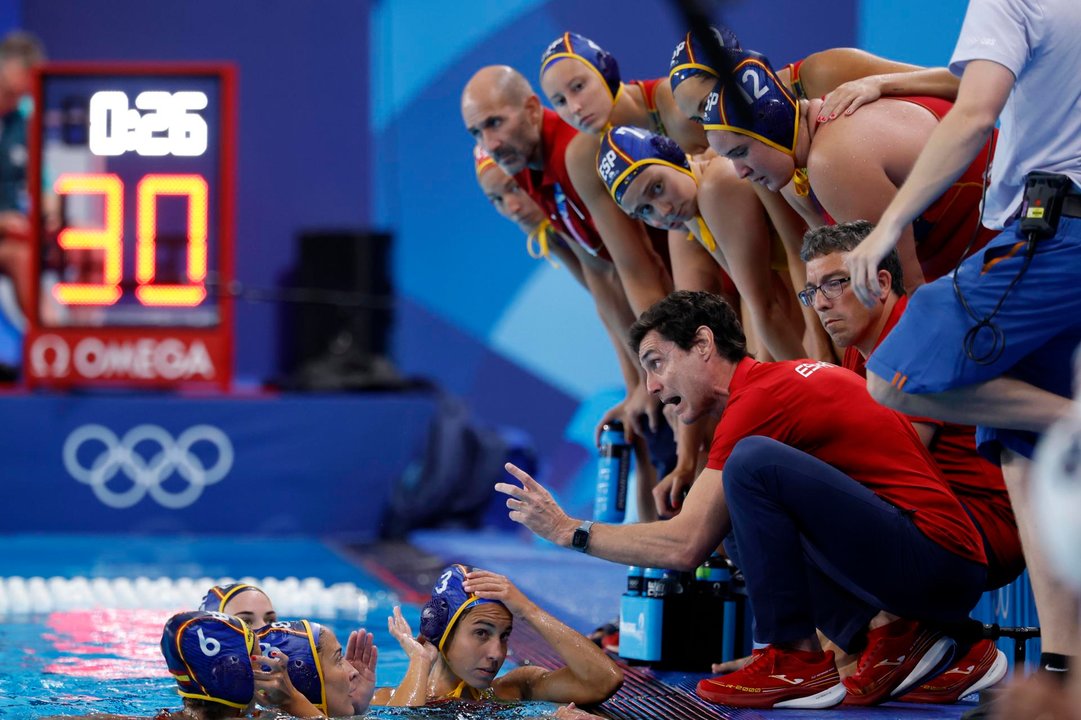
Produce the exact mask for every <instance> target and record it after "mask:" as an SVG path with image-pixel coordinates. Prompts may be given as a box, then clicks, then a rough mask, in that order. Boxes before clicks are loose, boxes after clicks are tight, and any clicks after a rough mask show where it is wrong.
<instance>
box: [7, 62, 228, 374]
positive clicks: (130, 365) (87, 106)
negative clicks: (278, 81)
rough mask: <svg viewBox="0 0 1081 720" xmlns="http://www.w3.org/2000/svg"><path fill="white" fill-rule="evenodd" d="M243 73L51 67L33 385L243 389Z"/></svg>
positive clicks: (41, 147)
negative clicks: (238, 243)
mask: <svg viewBox="0 0 1081 720" xmlns="http://www.w3.org/2000/svg"><path fill="white" fill-rule="evenodd" d="M234 85H235V83H234V78H233V72H232V69H231V68H229V67H228V66H175V65H162V66H152V67H148V66H146V65H144V64H140V65H138V66H130V65H112V64H110V65H86V66H83V65H67V64H65V65H46V66H45V67H44V68H43V69H42V70H41V71H40V73H39V75H38V85H37V96H36V100H37V103H36V107H37V108H38V111H37V112H36V113H35V117H34V121H33V123H32V125H31V143H30V144H31V158H30V178H31V179H30V189H31V202H32V207H33V210H32V212H33V220H34V223H35V227H34V235H35V238H36V240H37V249H38V251H37V253H36V259H37V265H38V266H37V272H36V280H37V283H38V292H37V297H38V301H39V302H38V305H39V307H37V308H35V310H36V312H35V313H33V317H32V318H31V328H30V330H29V331H28V333H27V338H26V343H25V348H26V349H25V353H26V363H25V365H24V366H25V368H26V370H27V372H26V375H27V380H28V383H29V384H30V385H31V386H52V387H69V386H75V385H97V384H106V385H117V384H120V385H135V386H138V385H153V386H179V385H187V384H193V385H205V384H211V385H217V386H219V387H223V388H225V387H228V385H229V382H230V380H231V376H232V369H231V365H232V331H233V328H232V303H231V301H230V298H229V297H227V296H226V295H224V294H223V293H221V292H219V289H220V288H227V287H229V284H230V282H231V280H232V222H233V218H232V211H233V168H234V159H233V142H234V127H233V124H234V106H233V103H234V95H235V88H234Z"/></svg>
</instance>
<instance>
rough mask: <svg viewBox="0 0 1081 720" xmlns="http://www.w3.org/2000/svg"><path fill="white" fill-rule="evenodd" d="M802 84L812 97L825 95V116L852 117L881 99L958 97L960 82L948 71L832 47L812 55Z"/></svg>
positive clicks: (803, 67) (802, 71)
mask: <svg viewBox="0 0 1081 720" xmlns="http://www.w3.org/2000/svg"><path fill="white" fill-rule="evenodd" d="M800 82H801V83H802V84H803V88H804V91H805V92H806V94H807V97H809V98H816V97H822V96H823V95H826V96H827V97H826V104H825V105H824V106H823V109H822V116H823V117H824V118H825V119H826V120H829V119H832V118H833V117H836V116H837V115H840V114H842V113H843V114H846V115H851V114H852V113H853V112H855V111H856V109H857V108H859V107H860V106H861V105H865V104H867V103H869V102H873V101H875V100H877V99H878V98H880V97H889V96H898V95H930V96H932V97H940V98H944V99H946V100H953V99H954V98H956V97H957V88H958V84H959V81H958V79H957V77H956V76H955V75H953V74H952V73H951V72H950V71H949V70H948V69H947V68H944V67H937V68H925V67H920V66H919V65H909V64H908V63H901V62H896V61H894V60H887V59H886V58H882V57H878V56H877V55H872V54H871V53H869V52H866V51H864V50H858V49H856V48H833V49H830V50H823V51H821V52H817V53H814V54H812V55H809V56H808V57H807V59H806V60H804V61H803V64H802V65H801V66H800Z"/></svg>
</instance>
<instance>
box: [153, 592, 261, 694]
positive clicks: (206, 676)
mask: <svg viewBox="0 0 1081 720" xmlns="http://www.w3.org/2000/svg"><path fill="white" fill-rule="evenodd" d="M254 648H255V638H254V636H253V635H252V631H251V628H249V627H248V626H247V625H246V624H245V623H244V621H243V620H240V619H238V618H235V617H232V616H231V615H223V614H221V613H216V612H205V611H203V610H189V611H187V612H182V613H179V614H177V615H173V616H172V617H171V618H169V620H168V621H167V622H166V623H165V629H164V630H163V631H162V634H161V654H162V655H163V656H164V657H165V663H166V665H168V666H169V672H171V673H172V674H173V677H174V678H175V679H176V683H177V685H178V687H177V692H178V693H179V694H180V696H181V697H186V698H197V699H199V700H209V701H210V702H216V703H220V704H222V705H228V706H229V707H233V708H246V707H248V705H249V704H251V699H252V695H254V694H255V675H254V673H253V672H252V667H251V655H252V651H253V650H254Z"/></svg>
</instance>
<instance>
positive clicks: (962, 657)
mask: <svg viewBox="0 0 1081 720" xmlns="http://www.w3.org/2000/svg"><path fill="white" fill-rule="evenodd" d="M872 229H874V226H873V225H872V224H871V223H868V222H866V221H863V220H859V221H856V222H851V223H841V224H838V225H831V226H827V227H821V228H816V229H814V230H811V231H809V232H808V233H807V234H806V235H805V236H804V238H803V249H802V250H801V252H800V258H801V259H802V260H803V261H804V262H805V263H807V287H806V288H805V289H804V290H803V291H802V292H800V293H798V294H799V299H800V302H802V303H803V304H804V305H806V306H808V307H812V308H814V310H815V312H816V313H818V317H819V319H820V320H821V321H822V325H823V327H825V329H826V332H827V333H829V335H830V337H831V338H832V339H833V342H834V343H835V344H836V345H837V346H838V347H840V348H844V351H845V353H844V361H843V363H842V364H843V366H844V367H846V368H848V369H849V370H852V371H853V372H856V373H858V374H859V375H860V376H861V377H864V378H865V377H866V376H867V370H866V368H865V366H864V363H865V361H866V359H867V356H868V355H870V354H871V352H872V351H873V350H874V349H875V348H876V347H878V344H879V343H880V342H882V340H883V339H885V337H886V336H887V335H888V334H889V332H890V331H891V330H892V329H893V327H894V325H896V324H897V322H898V321H899V320H900V319H901V315H902V313H904V311H905V308H906V307H907V305H908V296H907V295H906V294H905V286H904V278H903V277H902V270H901V263H900V260H899V259H898V257H897V251H896V250H894V251H893V252H891V253H889V254H887V255H886V257H884V258H883V259H882V261H881V262H880V263H879V265H878V277H877V281H878V282H877V293H876V295H875V302H874V304H873V305H871V306H870V307H867V306H865V305H864V304H863V303H861V302H860V301H859V298H857V297H856V294H855V293H854V292H853V291H852V288H851V277H850V275H849V273H848V269H847V268H846V267H845V261H844V258H845V254H846V253H848V252H850V251H851V250H853V249H854V248H855V247H856V246H857V245H859V243H860V242H861V241H862V240H863V239H864V238H865V237H867V235H868V234H869V233H870V232H871V230H872ZM909 420H911V421H912V424H913V427H915V429H916V432H917V433H918V434H919V436H920V439H921V440H922V441H923V443H924V445H925V446H926V447H927V449H928V451H929V452H930V453H931V457H932V458H933V459H934V461H935V463H936V464H937V465H938V468H939V470H941V471H942V475H943V477H944V478H945V480H946V482H947V483H948V484H949V486H950V488H951V489H953V491H954V494H956V495H957V497H958V498H959V499H960V500H961V502H962V503H964V505H965V508H966V509H967V510H968V512H969V514H970V515H971V516H972V519H973V521H974V522H975V523H976V527H977V529H978V530H979V531H980V534H981V536H982V537H983V542H984V551H985V552H986V554H987V569H988V574H987V586H986V587H987V589H988V590H992V589H995V588H998V587H1001V586H1003V585H1005V584H1007V583H1009V582H1011V581H1013V580H1014V579H1015V578H1016V577H1017V576H1018V575H1020V573H1021V571H1022V570H1023V569H1024V567H1025V560H1024V557H1023V556H1022V553H1021V539H1020V537H1019V536H1018V534H1017V522H1016V520H1015V519H1014V515H1013V509H1012V508H1011V506H1010V498H1009V495H1008V493H1007V492H1006V485H1005V483H1004V482H1003V479H1002V470H1001V469H1000V468H999V467H998V466H996V465H994V464H992V463H990V462H988V461H987V460H985V459H984V458H982V457H981V456H980V454H979V453H978V452H977V450H976V428H975V427H973V426H971V425H957V424H954V423H945V422H942V421H941V420H933V419H930V418H924V417H913V416H909ZM958 656H959V659H958V660H957V661H956V662H955V663H954V667H953V668H951V670H952V672H950V671H947V672H945V673H943V674H942V675H941V676H939V678H936V679H935V680H933V681H931V682H930V683H928V684H926V685H924V686H922V687H921V688H919V689H918V690H917V691H915V692H912V693H909V694H908V695H905V696H904V697H903V698H902V699H903V700H907V701H914V702H932V703H951V702H956V701H957V700H959V699H960V698H961V697H964V696H965V695H969V694H972V693H974V692H977V691H979V690H982V689H983V688H985V687H989V686H990V685H992V684H994V683H996V682H998V681H999V680H1001V679H1002V678H1003V677H1004V676H1005V674H1006V665H1007V663H1006V657H1005V655H1003V654H1002V652H1001V651H999V650H997V649H996V648H995V645H994V643H993V642H992V641H990V640H982V641H980V642H978V643H975V644H974V645H972V646H971V647H969V648H967V651H966V650H965V649H964V648H962V652H959V653H958Z"/></svg>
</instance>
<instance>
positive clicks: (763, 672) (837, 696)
mask: <svg viewBox="0 0 1081 720" xmlns="http://www.w3.org/2000/svg"><path fill="white" fill-rule="evenodd" d="M697 692H698V696H699V697H700V698H703V699H704V700H709V701H710V702H714V703H719V704H721V705H734V706H736V707H749V708H771V707H779V708H827V707H833V706H834V705H836V704H837V703H839V702H841V700H843V699H844V697H845V688H844V685H842V684H841V676H840V675H838V674H837V668H836V666H834V664H833V653H832V652H822V651H821V650H820V651H818V652H808V651H804V650H781V649H779V648H775V647H773V646H772V645H770V646H769V647H766V648H764V649H762V650H755V651H754V655H753V656H752V657H751V661H750V662H749V663H747V665H746V666H745V667H744V668H743V669H742V670H737V671H736V672H733V673H728V674H727V675H720V676H718V677H715V678H706V679H705V680H702V681H701V682H699V683H698V688H697Z"/></svg>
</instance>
